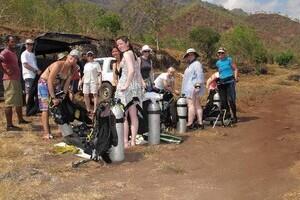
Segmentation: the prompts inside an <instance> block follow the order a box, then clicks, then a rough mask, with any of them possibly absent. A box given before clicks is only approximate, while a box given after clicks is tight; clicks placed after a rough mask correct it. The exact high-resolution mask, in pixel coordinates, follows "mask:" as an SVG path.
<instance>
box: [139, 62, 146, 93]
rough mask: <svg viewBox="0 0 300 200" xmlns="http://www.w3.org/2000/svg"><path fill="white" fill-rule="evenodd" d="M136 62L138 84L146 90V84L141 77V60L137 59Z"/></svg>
mask: <svg viewBox="0 0 300 200" xmlns="http://www.w3.org/2000/svg"><path fill="white" fill-rule="evenodd" d="M137 62H138V70H137V73H138V77H139V79H140V82H141V84H142V87H143V88H146V83H145V81H144V79H143V77H142V73H141V64H142V60H141V58H140V57H138V58H137Z"/></svg>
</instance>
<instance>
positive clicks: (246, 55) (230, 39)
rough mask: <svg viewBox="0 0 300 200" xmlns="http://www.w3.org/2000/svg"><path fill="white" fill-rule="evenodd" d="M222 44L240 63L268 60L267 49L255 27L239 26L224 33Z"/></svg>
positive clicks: (264, 61)
mask: <svg viewBox="0 0 300 200" xmlns="http://www.w3.org/2000/svg"><path fill="white" fill-rule="evenodd" d="M220 44H222V45H221V46H225V47H226V48H227V49H228V51H229V52H230V54H232V55H233V56H234V57H235V59H236V60H237V62H238V63H251V64H260V63H266V62H267V50H266V49H265V47H264V45H263V43H262V42H261V40H260V39H259V38H258V37H257V35H256V32H255V31H254V29H251V28H249V27H245V26H237V27H235V28H233V29H232V30H230V31H228V32H226V33H225V34H224V35H222V38H221V41H220Z"/></svg>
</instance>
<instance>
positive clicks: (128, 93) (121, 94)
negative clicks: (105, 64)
mask: <svg viewBox="0 0 300 200" xmlns="http://www.w3.org/2000/svg"><path fill="white" fill-rule="evenodd" d="M120 67H121V69H122V72H121V77H120V79H119V82H118V85H117V89H116V93H115V98H117V99H120V100H121V103H122V104H123V105H124V106H125V108H127V107H128V105H130V103H132V102H133V100H134V99H137V100H139V103H142V102H141V101H142V98H143V88H142V83H141V81H140V78H141V77H140V73H139V72H138V70H140V68H139V65H138V62H137V61H136V62H135V65H134V75H133V79H132V81H131V83H130V85H129V87H128V88H127V89H126V90H125V91H121V88H122V87H123V86H124V85H125V84H126V80H127V78H128V66H127V64H126V62H125V59H124V58H123V59H122V60H121V62H120Z"/></svg>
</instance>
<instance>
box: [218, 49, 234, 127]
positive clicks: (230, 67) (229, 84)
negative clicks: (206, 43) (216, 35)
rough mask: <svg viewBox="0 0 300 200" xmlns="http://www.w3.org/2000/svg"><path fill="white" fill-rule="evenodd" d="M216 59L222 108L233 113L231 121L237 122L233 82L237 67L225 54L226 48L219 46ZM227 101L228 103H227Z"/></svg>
mask: <svg viewBox="0 0 300 200" xmlns="http://www.w3.org/2000/svg"><path fill="white" fill-rule="evenodd" d="M218 59H219V60H218V61H217V63H216V66H217V69H218V71H219V75H220V78H219V79H220V80H219V82H220V84H219V87H218V89H219V93H220V98H221V104H222V108H223V109H226V111H227V113H228V114H229V113H230V110H231V113H232V115H233V120H232V122H233V123H236V122H237V115H236V103H235V102H236V91H235V83H236V82H237V81H238V69H237V66H236V64H235V63H233V62H232V58H231V57H229V56H227V55H226V50H225V48H223V47H220V48H219V50H218ZM228 103H229V105H228Z"/></svg>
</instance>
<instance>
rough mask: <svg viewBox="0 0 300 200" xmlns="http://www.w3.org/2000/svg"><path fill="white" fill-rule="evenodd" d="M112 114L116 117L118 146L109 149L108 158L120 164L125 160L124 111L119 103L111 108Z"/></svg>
mask: <svg viewBox="0 0 300 200" xmlns="http://www.w3.org/2000/svg"><path fill="white" fill-rule="evenodd" d="M111 110H112V112H113V114H114V115H115V117H116V130H117V134H118V145H117V146H115V147H112V148H111V149H110V153H109V157H110V159H111V160H112V161H113V162H120V161H123V160H124V159H125V154H124V110H123V108H122V105H121V103H120V101H117V102H116V103H115V105H114V106H113V107H112V109H111Z"/></svg>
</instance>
